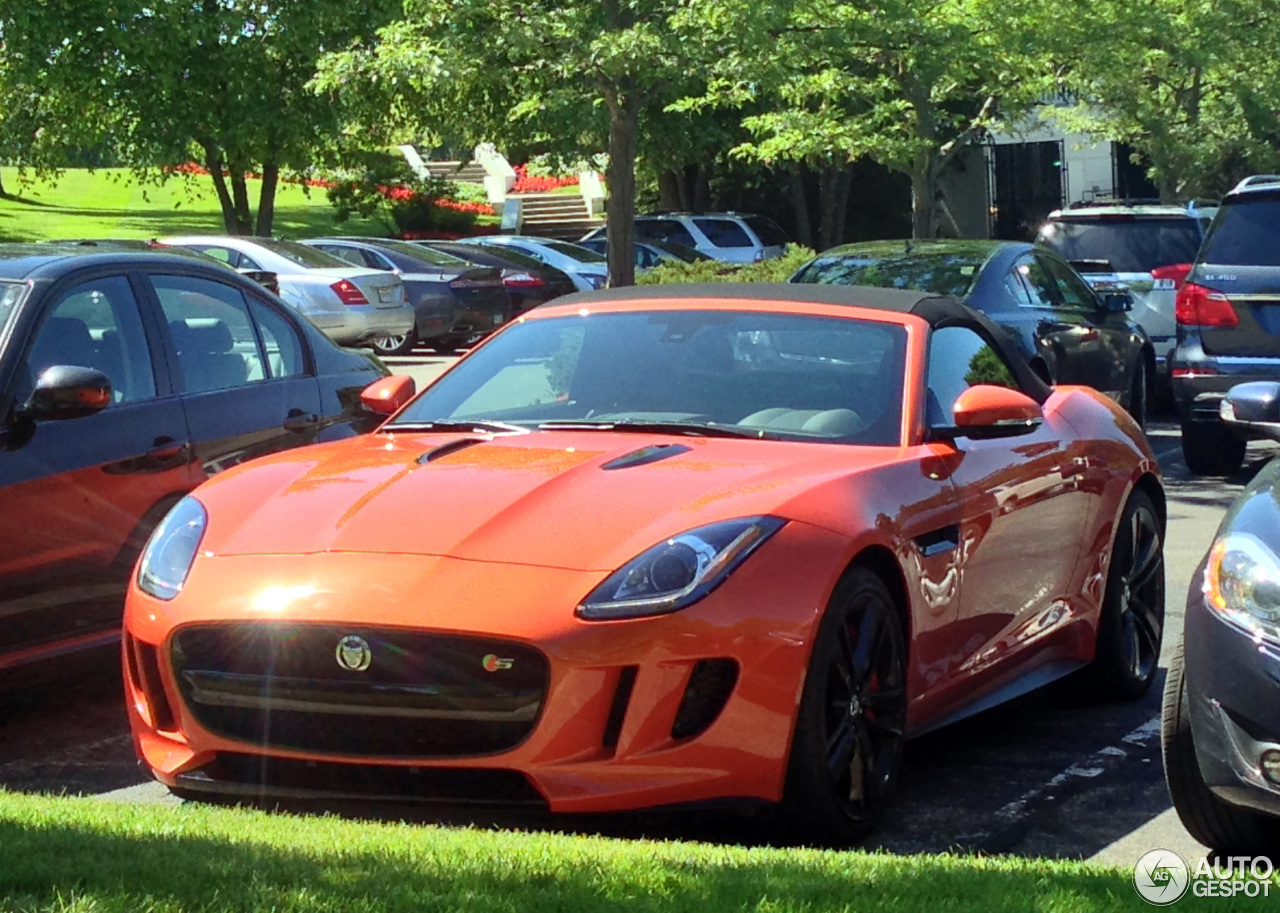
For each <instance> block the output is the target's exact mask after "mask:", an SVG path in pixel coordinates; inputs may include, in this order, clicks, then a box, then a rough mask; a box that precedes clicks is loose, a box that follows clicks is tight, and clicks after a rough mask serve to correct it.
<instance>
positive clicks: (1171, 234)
mask: <svg viewBox="0 0 1280 913" xmlns="http://www.w3.org/2000/svg"><path fill="white" fill-rule="evenodd" d="M1037 240H1038V241H1039V242H1040V243H1041V244H1043V245H1044V246H1045V247H1047V248H1049V250H1051V251H1053V252H1054V253H1056V254H1058V255H1059V256H1061V257H1062V258H1063V259H1064V260H1109V261H1111V268H1112V269H1114V270H1115V271H1116V272H1117V273H1149V272H1151V271H1152V270H1153V269H1157V268H1159V267H1161V266H1172V265H1173V264H1175V263H1191V262H1193V261H1194V260H1195V258H1196V251H1197V250H1198V249H1199V248H1200V223H1199V221H1198V220H1196V219H1192V218H1173V219H1138V218H1133V217H1131V216H1111V217H1107V218H1106V219H1101V220H1097V221H1089V222H1085V221H1077V220H1074V219H1063V220H1062V221H1060V222H1050V223H1048V224H1047V225H1045V226H1044V228H1042V229H1041V230H1040V237H1039V238H1038V239H1037Z"/></svg>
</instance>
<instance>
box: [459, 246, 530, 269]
mask: <svg viewBox="0 0 1280 913" xmlns="http://www.w3.org/2000/svg"><path fill="white" fill-rule="evenodd" d="M467 246H468V247H478V248H480V250H482V251H484V252H485V253H486V254H488V255H489V256H490V257H496V258H497V259H499V260H502V261H504V262H505V263H514V264H515V265H516V266H523V267H524V268H525V269H537V268H538V267H542V266H546V264H545V263H543V262H542V261H541V260H538V259H536V258H534V257H530V256H529V255H528V254H522V253H521V252H520V251H518V250H513V249H511V248H510V247H503V246H502V245H501V244H480V243H475V244H468V245H467Z"/></svg>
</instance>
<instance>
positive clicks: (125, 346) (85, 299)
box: [19, 276, 156, 403]
mask: <svg viewBox="0 0 1280 913" xmlns="http://www.w3.org/2000/svg"><path fill="white" fill-rule="evenodd" d="M54 365H74V366H76V367H81V368H93V369H95V370H97V371H101V372H102V373H103V374H105V375H107V377H108V379H110V381H111V391H112V398H113V400H114V401H115V402H117V403H134V402H138V401H140V400H146V399H152V398H153V397H155V395H156V381H155V372H154V370H153V368H152V364H151V350H150V348H149V347H148V345H147V336H146V333H145V332H144V330H143V328H142V317H141V315H140V314H139V312H138V301H137V299H136V298H135V297H134V294H133V288H132V287H131V286H130V285H129V280H128V279H126V278H125V277H124V276H103V277H101V278H99V279H91V280H89V281H88V282H84V283H81V284H80V285H77V286H76V287H75V288H72V289H71V290H70V291H68V292H67V293H66V294H64V295H63V296H62V297H61V299H59V301H58V303H57V304H55V305H54V306H53V309H52V310H51V311H50V312H49V315H48V316H47V317H46V318H45V321H44V323H43V324H42V325H41V327H40V331H39V332H38V333H37V334H36V339H35V344H34V345H33V346H32V348H31V354H30V355H28V356H27V376H26V377H25V378H24V380H23V387H24V389H22V390H21V391H20V392H19V396H20V397H21V398H22V399H25V398H26V397H27V396H29V395H30V393H31V389H32V388H33V387H34V385H35V381H36V379H37V378H39V377H40V375H41V374H43V373H44V372H45V371H46V370H47V369H49V368H51V367H53V366H54Z"/></svg>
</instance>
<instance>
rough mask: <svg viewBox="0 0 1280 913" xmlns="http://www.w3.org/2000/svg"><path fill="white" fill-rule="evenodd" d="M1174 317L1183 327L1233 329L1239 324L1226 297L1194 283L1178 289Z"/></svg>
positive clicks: (1188, 283) (1238, 317)
mask: <svg viewBox="0 0 1280 913" xmlns="http://www.w3.org/2000/svg"><path fill="white" fill-rule="evenodd" d="M1174 316H1175V317H1176V318H1177V321H1178V323H1181V324H1183V325H1184V326H1201V327H1234V326H1238V325H1239V323H1240V315H1239V314H1237V313H1236V309H1235V308H1234V307H1232V306H1231V302H1230V301H1229V300H1227V296H1226V295H1224V294H1222V293H1221V292H1215V291H1214V290H1213V289H1211V288H1205V287H1204V286H1203V285H1196V284H1195V283H1194V282H1184V283H1183V284H1182V288H1180V289H1178V299H1177V303H1176V304H1175V305H1174Z"/></svg>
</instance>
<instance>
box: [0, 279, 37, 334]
mask: <svg viewBox="0 0 1280 913" xmlns="http://www.w3.org/2000/svg"><path fill="white" fill-rule="evenodd" d="M28 288H30V286H28V285H27V284H26V283H25V282H6V281H4V280H0V333H3V332H4V328H5V327H6V326H7V325H8V323H9V317H10V316H11V315H13V314H15V313H17V311H18V305H19V304H21V303H22V299H23V298H25V297H26V296H27V289H28Z"/></svg>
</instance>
